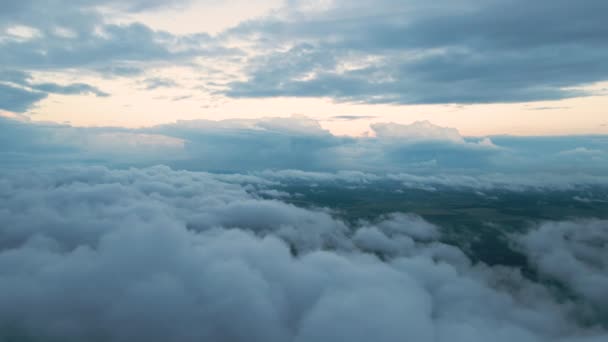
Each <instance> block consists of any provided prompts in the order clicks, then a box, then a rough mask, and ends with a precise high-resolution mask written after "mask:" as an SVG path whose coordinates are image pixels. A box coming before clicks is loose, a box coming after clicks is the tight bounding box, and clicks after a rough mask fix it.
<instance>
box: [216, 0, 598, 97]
mask: <svg viewBox="0 0 608 342" xmlns="http://www.w3.org/2000/svg"><path fill="white" fill-rule="evenodd" d="M304 3H305V2H304V1H290V2H289V3H288V4H287V5H286V7H285V8H284V10H283V11H282V12H281V13H280V14H279V15H277V16H270V17H266V18H262V19H258V20H252V21H249V22H245V23H242V24H241V25H239V26H238V27H236V28H234V29H232V30H230V31H229V32H227V34H229V35H234V36H236V37H241V38H243V39H252V40H255V39H258V43H259V47H260V51H261V52H260V53H259V54H258V55H256V56H254V57H252V59H251V63H250V64H249V65H247V66H246V67H245V73H246V79H245V80H238V81H233V82H231V83H229V84H228V89H226V90H225V93H226V94H227V95H228V96H232V97H237V98H238V97H274V96H296V97H330V98H333V99H335V100H337V101H350V102H366V103H397V104H412V103H416V104H419V103H425V104H434V103H496V102H501V103H502V102H526V101H538V100H556V99H562V98H568V97H576V96H585V95H590V94H591V93H589V92H586V91H584V90H580V89H575V88H577V87H581V86H584V85H588V84H592V83H595V82H601V81H604V80H606V79H607V78H608V69H607V68H606V67H605V63H602V61H603V60H604V59H606V57H607V56H608V47H607V45H606V44H605V41H604V40H603V39H602V37H604V36H605V34H606V32H605V31H606V30H605V27H604V25H603V17H602V16H601V15H599V13H602V12H603V11H606V10H607V9H608V8H606V3H605V2H603V1H601V0H593V1H586V2H585V3H584V4H583V3H581V4H577V5H575V6H573V5H572V3H571V2H569V1H566V0H558V1H549V0H544V1H536V2H534V3H533V4H531V3H529V2H527V1H519V0H518V1H515V2H509V3H502V2H497V1H490V2H487V1H477V0H471V1H469V0H467V1H457V2H452V1H439V2H434V3H433V4H428V3H426V2H423V1H410V2H408V3H402V2H395V1H394V0H382V1H358V2H357V3H352V2H349V1H332V2H328V4H329V5H328V6H326V7H324V8H323V9H322V10H310V9H309V8H307V7H306V6H303V5H304ZM303 8H304V9H303ZM556 51H559V53H556Z"/></svg>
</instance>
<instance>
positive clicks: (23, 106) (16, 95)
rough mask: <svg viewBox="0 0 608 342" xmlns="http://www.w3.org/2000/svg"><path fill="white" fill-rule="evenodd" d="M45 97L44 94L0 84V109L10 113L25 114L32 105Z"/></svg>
mask: <svg viewBox="0 0 608 342" xmlns="http://www.w3.org/2000/svg"><path fill="white" fill-rule="evenodd" d="M46 97H47V94H45V93H40V92H33V91H28V90H26V89H22V88H17V87H13V86H9V85H4V84H0V109H4V110H8V111H11V112H25V111H26V110H28V109H29V108H30V107H31V106H32V105H33V104H34V103H36V102H38V101H40V100H42V99H44V98H46Z"/></svg>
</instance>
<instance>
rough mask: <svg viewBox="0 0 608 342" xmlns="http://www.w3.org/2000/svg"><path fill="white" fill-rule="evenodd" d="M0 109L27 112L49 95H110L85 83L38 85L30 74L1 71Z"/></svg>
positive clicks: (16, 71)
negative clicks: (0, 91)
mask: <svg viewBox="0 0 608 342" xmlns="http://www.w3.org/2000/svg"><path fill="white" fill-rule="evenodd" d="M0 87H1V89H3V91H2V93H3V94H0V109H4V110H9V111H12V112H17V113H21V112H25V111H27V110H28V109H30V108H31V107H32V106H33V105H35V104H36V103H37V102H38V101H40V100H43V99H45V98H47V97H48V95H49V94H62V95H83V94H84V95H86V94H93V95H95V96H99V97H107V96H110V94H108V93H106V92H104V91H102V90H100V89H98V88H96V87H94V86H92V85H89V84H85V83H70V84H67V85H61V84H57V83H50V82H47V83H36V82H33V81H32V77H31V75H30V74H29V73H26V72H23V71H19V70H1V71H0Z"/></svg>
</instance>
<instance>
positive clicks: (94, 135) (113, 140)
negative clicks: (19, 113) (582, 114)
mask: <svg viewBox="0 0 608 342" xmlns="http://www.w3.org/2000/svg"><path fill="white" fill-rule="evenodd" d="M373 129H374V131H375V133H376V136H373V137H359V138H354V137H342V136H334V135H332V134H331V133H330V132H329V131H327V130H325V129H323V128H322V127H321V126H320V124H319V123H318V122H317V121H315V120H312V119H310V118H306V117H302V116H293V117H287V118H261V119H247V120H224V121H207V120H194V121H180V122H177V123H175V124H167V125H160V126H155V127H148V128H140V129H126V128H112V127H105V128H77V127H71V126H69V125H56V124H40V123H31V122H20V121H16V120H12V119H8V118H2V119H0V139H1V140H2V145H0V155H2V162H1V163H2V164H3V166H5V167H10V166H11V165H22V164H23V163H41V162H44V163H50V164H53V163H64V162H67V161H69V160H71V161H72V162H74V163H81V164H94V163H102V164H105V165H114V166H151V165H157V164H165V165H170V166H172V167H175V168H179V169H186V170H195V171H214V172H222V173H225V172H235V173H243V172H246V173H251V172H254V173H263V172H264V171H266V170H271V171H272V172H275V174H276V175H277V176H276V177H279V178H280V177H284V176H286V175H287V173H285V172H283V173H281V172H282V171H283V170H296V171H294V172H292V173H291V175H292V176H293V177H295V178H297V177H302V179H309V178H310V179H313V178H318V179H319V181H322V180H323V179H341V178H345V179H346V180H347V181H350V179H354V180H359V179H368V180H373V179H378V178H381V179H389V180H391V181H394V182H401V183H402V184H403V185H404V186H415V187H419V186H425V187H426V186H428V185H432V186H431V187H435V186H460V187H465V188H474V187H480V188H496V187H500V188H510V189H524V188H529V187H538V188H545V187H557V188H571V187H574V186H582V185H585V184H587V185H591V184H599V185H601V184H606V179H605V177H606V172H607V169H606V167H607V165H608V155H607V154H606V153H603V151H606V149H607V146H608V140H606V138H605V137H603V136H564V137H509V136H494V137H466V136H462V135H461V134H460V133H459V132H458V131H457V130H455V129H452V128H446V127H440V126H436V125H433V124H431V123H429V122H417V123H413V124H410V125H401V124H395V123H377V124H374V126H373ZM155 149H158V150H155ZM341 171H347V172H341Z"/></svg>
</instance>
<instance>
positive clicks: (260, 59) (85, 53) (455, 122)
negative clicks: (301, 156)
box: [0, 0, 608, 136]
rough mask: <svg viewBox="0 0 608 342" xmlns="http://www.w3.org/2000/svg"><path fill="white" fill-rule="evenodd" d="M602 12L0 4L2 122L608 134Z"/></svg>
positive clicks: (82, 0) (178, 1) (334, 2)
mask: <svg viewBox="0 0 608 342" xmlns="http://www.w3.org/2000/svg"><path fill="white" fill-rule="evenodd" d="M607 6H608V5H607V4H606V2H605V1H601V0H585V1H581V2H572V1H567V0H557V1H548V0H543V1H535V2H533V3H530V2H529V1H524V0H515V1H509V2H504V1H494V0H492V1H481V0H459V1H447V0H441V1H434V2H432V3H429V2H428V1H421V0H411V1H395V0H380V1H371V0H360V1H343V0H318V1H302V0H285V1H281V0H260V1H244V0H229V1H216V0H152V1H143V0H125V1H115V0H78V1H68V0H50V1H36V0H25V1H20V2H18V3H15V2H12V1H9V2H7V1H4V2H3V3H2V4H0V49H1V50H2V51H3V53H2V55H1V56H0V65H1V66H2V67H1V68H0V112H1V113H2V115H3V116H5V117H12V118H18V119H25V120H31V121H37V122H54V123H68V124H70V125H72V126H85V127H89V126H97V127H99V126H115V127H128V128H141V127H152V126H156V125H161V124H169V123H174V122H177V121H180V120H213V121H220V120H226V119H236V118H238V119H259V118H264V117H291V116H293V115H303V116H306V117H308V118H311V119H314V120H316V121H318V122H319V124H320V125H321V126H322V127H323V128H325V129H328V130H329V131H331V132H332V133H334V134H336V135H350V136H364V135H366V134H373V133H374V130H373V129H371V128H370V125H372V124H375V123H383V122H394V123H399V124H411V123H413V122H416V121H430V122H432V123H433V124H436V125H439V126H443V127H453V128H456V129H458V130H459V131H460V132H461V133H462V134H463V135H466V136H485V135H497V134H510V135H573V134H574V135H581V134H606V133H608V113H606V108H608V90H607V89H608V67H607V66H606V63H605V60H606V59H607V57H608V42H607V38H606V37H608V32H606V25H605V24H604V19H605V18H604V15H603V13H606V10H608V8H607Z"/></svg>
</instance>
